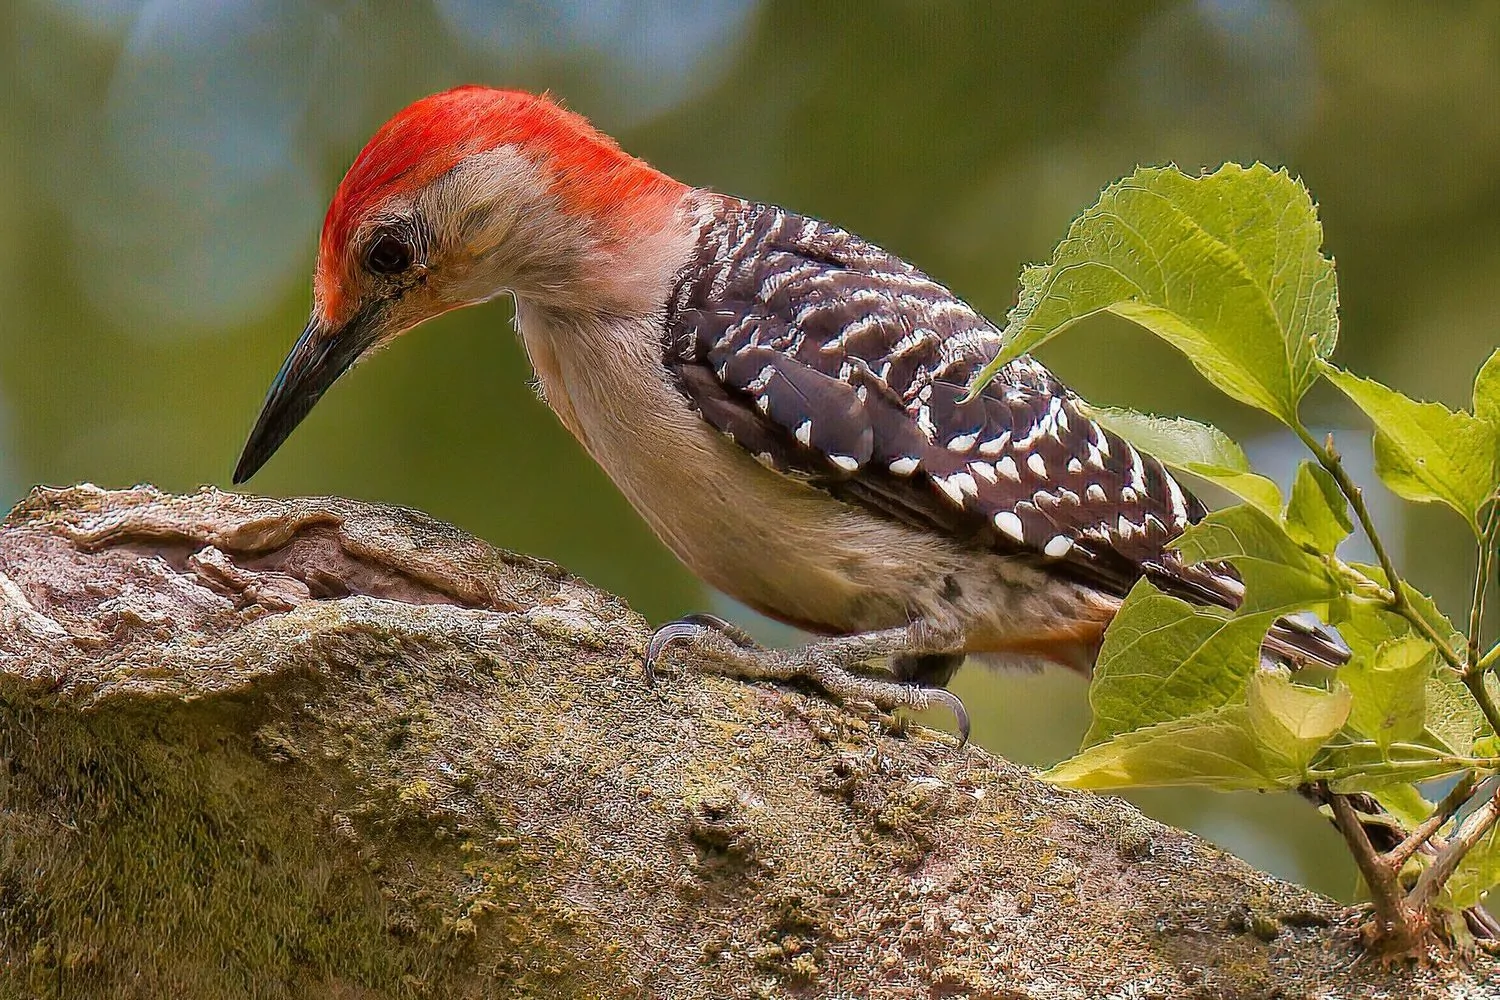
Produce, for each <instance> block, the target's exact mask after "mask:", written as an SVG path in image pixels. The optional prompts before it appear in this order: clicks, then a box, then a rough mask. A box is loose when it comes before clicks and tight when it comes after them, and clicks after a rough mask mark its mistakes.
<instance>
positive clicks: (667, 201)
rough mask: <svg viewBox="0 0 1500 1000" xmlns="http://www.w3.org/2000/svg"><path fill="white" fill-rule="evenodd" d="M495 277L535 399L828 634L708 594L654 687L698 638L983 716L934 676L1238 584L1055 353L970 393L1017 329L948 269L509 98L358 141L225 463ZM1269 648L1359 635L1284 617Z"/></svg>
mask: <svg viewBox="0 0 1500 1000" xmlns="http://www.w3.org/2000/svg"><path fill="white" fill-rule="evenodd" d="M504 295H509V296H511V297H512V298H513V300H514V307H515V310H514V314H515V326H516V329H517V331H518V333H519V336H520V340H521V342H522V343H523V345H524V347H525V349H526V352H527V355H528V357H529V359H530V363H531V366H532V368H533V370H534V372H535V376H536V382H535V384H536V386H537V389H538V393H539V395H540V396H541V398H542V400H543V401H545V403H546V405H547V406H548V407H550V408H551V410H552V411H553V412H554V413H555V414H556V416H557V419H558V420H559V421H561V423H562V424H563V426H564V427H566V428H567V430H568V431H569V432H571V434H572V435H573V436H574V437H575V438H576V439H577V440H578V442H579V443H580V444H581V446H582V447H583V449H584V450H585V451H586V452H587V453H588V454H589V455H590V456H591V457H592V458H593V460H594V461H595V462H597V463H598V465H599V466H600V467H601V468H602V469H603V470H604V472H605V473H606V474H607V475H608V477H609V478H610V479H611V480H612V481H613V483H614V485H615V486H616V487H617V488H618V489H619V491H620V492H621V493H622V494H624V496H625V497H626V499H627V500H629V502H630V503H631V505H632V506H633V507H634V509H635V510H636V511H637V512H638V513H639V515H640V516H641V517H642V518H643V519H644V520H645V521H646V522H647V524H649V526H650V527H651V529H652V530H653V531H654V532H655V534H656V535H657V537H659V538H660V539H661V541H662V542H663V543H664V544H665V545H666V547H667V548H668V549H670V550H671V551H672V552H673V553H674V554H675V555H676V556H677V557H678V558H679V559H680V560H681V561H682V562H683V563H684V564H685V565H686V566H687V567H688V568H689V569H690V570H691V571H692V572H693V573H695V574H696V575H697V576H698V577H699V578H701V579H702V580H703V581H705V582H706V583H708V584H709V585H711V586H712V587H714V588H716V589H717V590H719V591H721V592H723V593H724V594H726V595H728V596H730V597H732V598H734V599H736V600H738V601H739V602H741V603H743V604H744V605H747V606H748V607H750V608H752V609H754V610H756V611H758V612H760V613H762V614H764V615H767V616H769V617H770V618H773V619H776V620H778V621H781V622H785V623H788V624H790V625H793V626H795V627H797V628H799V629H801V630H803V631H805V632H806V633H809V634H810V635H811V636H812V637H813V638H811V640H810V641H809V642H807V643H806V644H805V645H802V646H800V647H798V648H794V649H778V650H771V649H764V648H761V647H760V646H758V645H757V644H756V643H755V642H754V641H753V640H752V639H751V638H750V637H749V636H748V635H746V634H745V633H744V632H742V631H741V630H739V629H738V628H737V627H735V626H733V625H731V624H730V623H728V622H726V621H724V620H722V619H720V618H717V617H715V616H712V615H706V614H705V615H691V616H688V617H686V618H684V619H680V620H678V621H674V622H670V623H667V624H666V625H664V626H662V627H661V628H660V629H658V630H657V631H656V632H655V633H654V635H653V636H652V637H651V641H650V642H649V643H648V644H647V647H646V651H645V661H646V662H645V666H646V672H647V677H648V679H649V678H651V677H653V676H654V672H653V668H654V666H655V665H656V663H657V662H658V660H659V659H660V658H661V657H662V656H663V655H664V654H665V651H666V650H667V648H668V647H670V646H672V645H674V644H679V643H682V644H687V645H689V646H691V647H693V648H694V649H695V650H696V652H697V653H698V654H699V655H698V657H697V659H698V660H699V661H701V662H704V663H707V664H709V665H710V666H711V667H712V669H715V670H719V671H722V672H726V673H732V674H737V675H740V676H744V677H750V678H764V679H772V680H789V679H796V678H802V679H805V680H807V681H810V682H812V683H813V684H815V685H816V686H818V687H821V688H822V689H823V690H824V691H825V692H826V693H827V694H829V695H830V696H833V697H835V698H837V699H841V700H863V701H866V702H870V703H873V704H874V705H876V706H878V707H880V708H882V709H893V708H896V707H899V706H906V707H911V708H918V709H920V708H925V707H928V706H930V705H945V706H947V707H948V708H949V709H950V710H951V711H952V712H953V713H954V715H955V716H956V718H957V721H958V725H959V728H960V731H961V734H962V735H963V737H964V738H967V735H968V732H969V719H968V715H967V712H966V711H965V709H964V706H963V703H962V701H961V700H960V699H958V697H957V696H956V695H954V694H952V693H951V692H949V691H948V690H947V687H946V686H947V684H948V683H949V681H950V680H951V678H952V676H953V674H954V672H955V670H956V669H957V668H958V666H959V665H960V663H962V662H963V661H964V659H965V658H966V657H973V658H976V659H981V660H984V661H987V662H990V663H992V664H995V665H999V666H1011V667H1038V666H1043V665H1048V664H1056V665H1061V666H1063V667H1066V668H1071V669H1073V670H1077V671H1080V672H1083V673H1085V674H1086V673H1088V672H1089V671H1090V670H1091V669H1092V668H1093V665H1094V662H1095V659H1096V657H1097V655H1098V653H1099V650H1100V646H1101V641H1102V637H1103V635H1104V631H1105V629H1106V628H1107V626H1108V625H1109V623H1110V621H1111V620H1112V618H1113V617H1114V615H1115V614H1116V612H1117V611H1118V610H1119V608H1120V606H1121V603H1122V601H1123V600H1124V598H1125V596H1126V595H1127V593H1128V592H1129V591H1130V590H1131V588H1132V587H1133V586H1134V585H1135V584H1136V582H1137V581H1138V580H1141V579H1143V578H1144V579H1147V580H1149V581H1150V582H1151V583H1152V584H1154V585H1155V586H1157V587H1158V588H1160V589H1161V590H1163V591H1166V592H1168V593H1171V594H1174V595H1176V596H1179V597H1182V598H1184V599H1186V600H1189V601H1193V602H1196V603H1198V604H1202V605H1208V606H1217V607H1220V608H1225V609H1233V608H1235V607H1237V606H1238V605H1239V604H1240V603H1241V602H1242V600H1243V597H1244V587H1243V585H1242V583H1241V580H1240V578H1239V577H1238V576H1237V575H1236V573H1235V571H1234V570H1233V568H1232V567H1231V566H1229V565H1227V564H1224V563H1204V564H1190V563H1188V562H1186V561H1185V560H1184V559H1183V558H1181V557H1180V556H1179V555H1178V553H1177V552H1176V551H1175V550H1173V549H1171V548H1169V547H1168V546H1169V543H1171V542H1172V541H1173V539H1175V538H1177V537H1178V536H1180V535H1181V534H1182V533H1183V531H1185V530H1186V529H1187V528H1188V527H1189V526H1190V525H1191V524H1193V523H1195V522H1197V521H1199V520H1201V519H1202V518H1203V517H1204V516H1205V515H1206V512H1207V511H1206V508H1205V506H1204V504H1203V503H1202V502H1201V501H1200V500H1199V499H1198V498H1197V497H1196V496H1194V495H1193V493H1192V492H1190V490H1189V489H1188V488H1187V487H1185V486H1184V485H1183V484H1182V483H1181V482H1179V481H1178V480H1177V479H1176V478H1175V477H1174V476H1173V474H1172V473H1171V472H1170V471H1169V470H1168V469H1167V467H1166V466H1165V465H1163V463H1162V462H1160V461H1158V460H1157V459H1155V458H1153V457H1152V456H1151V455H1149V454H1146V453H1144V452H1143V451H1141V450H1139V449H1137V448H1136V447H1135V446H1133V445H1132V444H1131V443H1130V442H1128V441H1127V440H1125V439H1124V438H1122V437H1120V436H1119V435H1117V434H1115V433H1113V432H1111V431H1110V430H1108V429H1106V428H1105V427H1104V426H1102V425H1101V424H1100V423H1099V422H1098V421H1096V420H1095V419H1093V418H1092V417H1091V416H1090V415H1089V414H1090V410H1089V408H1088V406H1087V404H1086V403H1085V402H1084V401H1083V400H1082V399H1081V398H1080V397H1079V396H1078V395H1077V394H1076V393H1074V392H1073V391H1072V390H1071V389H1069V388H1068V387H1067V386H1066V385H1065V384H1064V383H1063V382H1061V381H1060V380H1059V379H1058V378H1056V377H1055V376H1054V375H1053V374H1052V373H1051V372H1050V371H1049V370H1048V369H1047V368H1045V367H1044V366H1043V365H1042V364H1040V363H1039V362H1038V361H1036V360H1035V359H1033V358H1031V357H1029V356H1023V357H1021V358H1019V359H1017V360H1015V361H1012V362H1010V363H1009V364H1007V365H1006V366H1004V367H1003V368H1002V369H1001V370H1000V372H999V374H998V375H997V376H996V377H995V378H994V379H993V380H992V381H990V382H989V383H988V384H987V385H985V386H984V388H983V390H982V391H980V392H978V393H977V394H975V395H974V396H973V397H972V398H970V394H969V388H970V385H971V383H972V382H973V380H974V378H975V376H976V375H977V374H978V373H979V372H980V371H981V370H982V369H983V368H984V367H985V366H986V364H987V363H988V362H989V361H990V360H992V359H993V358H995V357H996V356H997V353H998V352H999V350H1000V347H1001V343H1002V331H1001V328H1000V327H998V326H997V325H996V324H994V323H992V322H991V321H990V320H988V319H987V318H985V317H984V316H983V315H981V314H980V313H979V312H978V311H977V310H976V309H974V308H973V307H972V306H970V305H969V304H968V303H966V302H965V301H963V300H962V299H960V298H959V297H958V296H957V295H955V294H954V293H953V292H951V291H950V290H949V289H948V288H946V287H945V286H943V285H942V284H940V283H939V282H938V281H936V280H934V279H933V278H931V277H929V276H928V275H927V274H925V273H924V272H922V271H920V270H918V269H917V267H915V266H914V265H912V264H910V263H908V262H906V261H905V260H902V259H901V258H900V257H898V256H896V255H894V254H892V253H888V252H887V251H885V250H883V249H881V248H880V247H878V246H876V245H875V244H873V243H871V242H868V241H866V240H864V239H862V238H860V237H859V236H856V235H854V234H853V233H850V232H847V231H846V230H844V229H842V228H840V227H838V226H836V225H833V224H831V223H829V222H825V221H822V220H819V219H816V218H812V217H809V216H805V215H800V214H797V213H795V212H792V211H788V210H786V209H783V208H780V207H777V206H775V205H771V204H765V203H760V202H755V201H749V200H744V199H740V198H736V197H732V196H729V195H726V194H721V193H717V192H715V191H712V190H709V189H707V188H702V187H696V186H692V185H689V184H685V183H683V182H681V181H678V180H676V179H674V178H672V177H670V176H668V175H667V174H665V173H663V172H661V171H659V170H657V169H655V168H654V167H652V166H650V165H648V164H647V163H645V162H644V161H642V160H640V159H637V158H635V157H633V156H631V155H629V154H628V153H626V152H625V151H623V150H622V149H621V147H620V146H619V145H618V144H617V143H616V142H615V141H614V140H613V139H611V138H609V137H608V136H606V135H605V134H604V133H602V132H600V131H599V130H598V129H596V128H595V127H594V126H592V125H591V124H590V123H589V122H588V121H587V120H586V119H585V118H584V117H583V116H581V115H579V114H577V113H575V112H573V111H571V110H569V109H567V108H566V107H564V106H563V105H562V104H561V103H560V102H559V101H557V100H555V99H554V98H552V97H551V96H549V95H547V94H533V93H528V92H525V91H519V90H506V89H494V88H489V87H484V86H472V85H471V86H462V87H457V88H454V89H451V90H446V91H443V92H441V93H437V94H433V95H430V96H427V97H424V98H421V99H420V100H417V101H416V102H414V103H412V104H410V105H409V106H407V107H405V108H404V109H402V110H401V111H399V112H398V113H397V114H396V115H395V116H394V117H392V118H391V119H390V120H389V121H387V122H386V123H385V124H384V125H383V126H382V127H381V128H380V129H379V130H378V131H377V132H376V133H375V134H374V136H373V137H372V138H371V139H370V141H369V142H368V144H367V145H366V146H365V147H364V149H363V150H362V151H361V152H360V153H359V155H358V156H357V157H356V158H355V160H354V162H353V165H352V166H351V167H350V168H349V170H348V172H347V173H346V175H345V176H344V178H343V180H342V181H341V183H340V184H339V185H338V188H337V190H336V192H335V193H334V195H333V199H332V202H331V203H330V206H329V208H328V212H327V215H326V217H325V218H324V222H323V227H322V232H321V236H320V239H319V243H318V250H317V263H316V270H315V274H314V279H313V300H314V304H313V308H312V313H311V317H310V319H309V320H308V323H307V325H306V328H305V329H304V330H303V332H302V334H301V336H300V337H298V338H297V340H296V342H295V344H294V346H293V347H292V348H291V351H290V353H289V354H288V355H287V357H286V360H285V362H284V364H283V365H282V367H281V369H280V371H279V372H278V373H277V374H276V376H275V378H274V380H273V381H272V383H271V386H270V389H269V391H268V392H267V395H266V398H265V402H264V405H263V407H262V409H261V412H260V415H259V417H258V419H257V420H256V422H255V425H254V428H253V430H252V431H251V433H250V435H249V439H248V441H247V443H246V445H245V448H244V451H243V454H242V455H241V457H240V460H239V464H238V466H237V467H236V469H235V472H234V482H235V483H236V484H238V483H242V482H244V481H246V480H247V479H249V478H250V477H251V476H252V475H253V474H254V473H255V472H256V471H257V470H258V469H259V468H260V467H261V466H262V465H263V464H264V463H265V462H266V460H267V459H269V458H270V457H271V455H272V454H273V453H274V452H275V451H276V449H277V448H278V447H279V446H280V445H281V444H282V442H283V441H285V440H286V438H287V436H288V435H289V434H290V433H291V432H292V430H293V429H294V428H295V427H296V426H297V425H298V423H299V422H301V420H302V419H303V418H304V417H305V416H306V415H307V413H308V412H309V411H310V410H311V409H312V407H313V406H314V404H315V403H316V402H317V401H318V400H319V399H320V398H321V397H322V395H323V394H324V392H325V391H326V390H327V389H328V388H329V387H330V386H331V385H333V383H334V382H335V381H336V380H337V379H338V378H339V377H340V376H341V375H342V374H343V373H344V372H346V371H347V370H348V369H350V368H351V367H352V366H353V365H354V364H355V362H357V361H358V360H360V359H361V358H363V357H366V356H368V355H369V354H370V353H371V352H373V351H375V350H377V349H379V348H381V347H383V346H385V345H387V344H389V343H390V342H391V341H393V340H394V339H395V338H396V337H398V336H399V335H400V334H402V333H404V332H406V331H408V330H410V329H412V328H413V327H415V326H417V325H419V324H421V323H422V322H424V321H426V320H428V319H431V318H433V317H435V316H438V315H441V314H442V313H445V312H448V311H450V310H453V309H458V308H462V307H466V306H470V305H474V304H477V303H482V302H485V301H488V300H490V299H494V298H496V297H499V296H504ZM1264 648H1265V650H1266V651H1267V653H1268V655H1275V656H1279V657H1282V658H1284V659H1286V660H1289V661H1291V662H1294V663H1295V662H1307V661H1316V662H1324V663H1338V662H1341V661H1342V659H1345V658H1347V652H1346V651H1345V650H1344V649H1343V648H1342V645H1341V643H1340V642H1339V641H1338V637H1337V635H1336V634H1330V631H1329V630H1327V629H1325V628H1323V627H1320V626H1318V625H1316V624H1315V623H1309V622H1307V621H1304V620H1301V619H1295V618H1292V619H1284V620H1282V621H1280V622H1277V623H1276V624H1275V625H1274V626H1272V628H1271V630H1270V632H1269V633H1268V634H1267V636H1266V639H1265V647H1264ZM878 664H884V665H885V670H884V672H883V673H882V672H879V671H878V670H872V669H871V667H873V666H876V665H878Z"/></svg>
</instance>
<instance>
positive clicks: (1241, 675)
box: [1083, 580, 1276, 746]
mask: <svg viewBox="0 0 1500 1000" xmlns="http://www.w3.org/2000/svg"><path fill="white" fill-rule="evenodd" d="M1275 618H1276V615H1275V613H1274V612H1273V613H1270V614H1262V615H1252V616H1249V617H1245V618H1236V619H1227V618H1226V617H1225V616H1224V614H1223V613H1222V612H1217V611H1215V610H1212V609H1208V608H1204V607H1201V606H1198V605H1193V604H1189V603H1188V602H1187V601H1184V600H1181V599H1180V598H1176V597H1172V596H1171V595H1169V594H1164V593H1162V592H1161V591H1160V590H1158V589H1157V588H1156V587H1154V586H1152V585H1151V583H1150V582H1148V581H1146V580H1141V581H1140V582H1139V583H1137V584H1136V585H1135V587H1133V588H1132V589H1131V591H1130V594H1129V595H1128V596H1126V598H1125V602H1124V604H1122V605H1121V606H1120V610H1119V612H1118V613H1116V615H1115V618H1114V621H1113V622H1111V623H1110V626H1109V630H1108V631H1107V632H1105V634H1104V645H1103V647H1102V648H1101V649H1100V651H1099V658H1098V661H1097V663H1096V665H1095V667H1094V676H1093V680H1092V681H1091V682H1090V684H1089V703H1090V705H1091V706H1092V707H1093V716H1094V719H1093V724H1092V725H1091V726H1090V727H1089V731H1088V734H1087V735H1086V736H1085V737H1084V738H1083V744H1084V746H1092V745H1093V744H1095V743H1100V742H1102V741H1104V740H1107V739H1109V738H1110V737H1112V736H1117V735H1119V734H1120V733H1126V732H1131V731H1132V730H1136V729H1141V728H1144V727H1146V726H1151V725H1155V724H1156V723H1158V722H1167V721H1169V720H1172V719H1178V718H1183V717H1186V716H1189V715H1194V714H1197V713H1200V712H1203V711H1207V710H1209V709H1215V708H1219V707H1221V706H1223V705H1225V704H1227V703H1228V702H1230V701H1232V700H1234V699H1236V698H1238V696H1239V695H1240V693H1241V692H1242V691H1243V690H1244V687H1245V680H1246V678H1248V677H1249V676H1250V675H1251V674H1252V673H1254V672H1255V669H1256V667H1257V666H1258V665H1259V663H1260V644H1261V640H1262V639H1264V638H1265V634H1266V630H1267V629H1268V628H1270V626H1271V622H1272V621H1273V620H1275Z"/></svg>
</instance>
